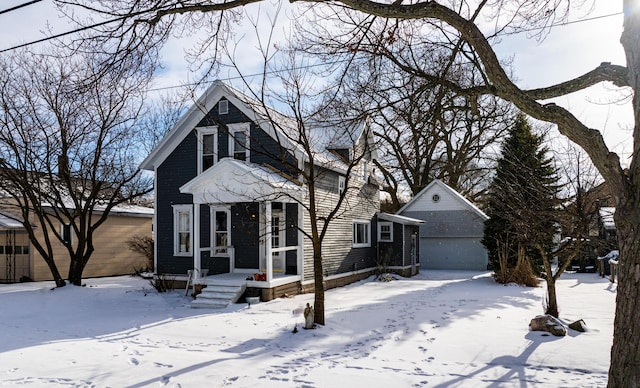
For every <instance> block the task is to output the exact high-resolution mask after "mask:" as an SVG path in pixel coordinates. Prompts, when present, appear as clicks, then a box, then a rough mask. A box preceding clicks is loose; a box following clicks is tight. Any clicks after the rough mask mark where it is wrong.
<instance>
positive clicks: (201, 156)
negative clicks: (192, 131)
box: [198, 127, 218, 174]
mask: <svg viewBox="0 0 640 388" xmlns="http://www.w3.org/2000/svg"><path fill="white" fill-rule="evenodd" d="M217 161H218V128H216V127H204V128H198V174H199V173H201V172H203V171H205V170H206V169H208V168H209V167H211V166H213V165H214V164H215V163H216V162H217Z"/></svg>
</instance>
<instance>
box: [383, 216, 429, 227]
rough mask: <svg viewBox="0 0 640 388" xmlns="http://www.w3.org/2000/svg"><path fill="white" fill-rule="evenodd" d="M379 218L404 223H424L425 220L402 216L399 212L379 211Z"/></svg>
mask: <svg viewBox="0 0 640 388" xmlns="http://www.w3.org/2000/svg"><path fill="white" fill-rule="evenodd" d="M378 218H379V219H381V220H384V221H391V222H397V223H398V224H403V225H420V224H424V221H423V220H419V219H417V218H411V217H407V216H401V215H399V214H389V213H378Z"/></svg>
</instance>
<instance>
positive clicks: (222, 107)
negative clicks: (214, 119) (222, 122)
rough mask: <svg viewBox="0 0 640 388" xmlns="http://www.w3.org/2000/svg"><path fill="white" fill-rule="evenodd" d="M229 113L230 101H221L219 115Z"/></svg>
mask: <svg viewBox="0 0 640 388" xmlns="http://www.w3.org/2000/svg"><path fill="white" fill-rule="evenodd" d="M227 113H229V101H228V100H220V101H219V102H218V114H221V115H226V114H227Z"/></svg>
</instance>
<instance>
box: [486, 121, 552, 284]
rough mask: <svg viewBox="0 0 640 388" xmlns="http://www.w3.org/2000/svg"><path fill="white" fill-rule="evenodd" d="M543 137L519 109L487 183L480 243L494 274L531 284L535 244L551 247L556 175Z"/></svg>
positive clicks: (537, 259)
mask: <svg viewBox="0 0 640 388" xmlns="http://www.w3.org/2000/svg"><path fill="white" fill-rule="evenodd" d="M542 142H543V136H540V135H536V134H534V133H533V132H532V130H531V126H530V124H529V122H528V121H527V119H526V117H525V116H524V115H523V114H520V115H519V116H518V117H517V119H516V121H515V123H514V125H513V127H512V128H511V129H510V130H509V134H508V136H507V138H506V139H505V141H504V143H503V144H502V157H501V158H500V160H499V161H498V166H497V169H496V175H495V177H494V179H493V181H492V183H491V185H490V187H489V195H488V203H487V215H488V216H489V217H490V218H489V220H487V221H486V222H485V229H484V238H483V240H482V243H483V244H484V245H485V247H486V248H487V250H488V252H489V261H490V263H491V265H492V266H493V269H494V271H495V274H496V279H497V280H498V281H499V282H502V283H508V282H516V283H519V284H525V285H536V284H537V278H536V276H535V275H536V273H538V272H539V271H540V270H541V268H542V266H541V264H542V262H541V254H540V250H539V249H538V248H539V247H543V248H544V249H545V251H546V252H551V250H552V248H553V237H554V234H555V231H556V225H557V222H556V218H557V206H556V205H557V204H558V196H557V193H558V188H559V187H558V184H557V182H558V178H557V175H556V171H555V168H554V167H553V161H552V159H551V158H549V157H547V154H548V152H547V151H548V149H547V148H546V147H544V146H543V145H542Z"/></svg>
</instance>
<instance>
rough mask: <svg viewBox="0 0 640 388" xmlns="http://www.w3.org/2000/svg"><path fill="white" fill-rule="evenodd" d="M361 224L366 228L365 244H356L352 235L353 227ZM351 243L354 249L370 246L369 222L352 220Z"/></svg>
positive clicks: (353, 234)
mask: <svg viewBox="0 0 640 388" xmlns="http://www.w3.org/2000/svg"><path fill="white" fill-rule="evenodd" d="M362 224H364V225H366V226H367V242H364V243H357V242H356V241H355V237H356V236H355V233H354V232H355V227H356V225H362ZM351 242H352V244H353V247H354V248H366V247H370V246H371V221H366V220H353V223H352V227H351Z"/></svg>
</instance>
